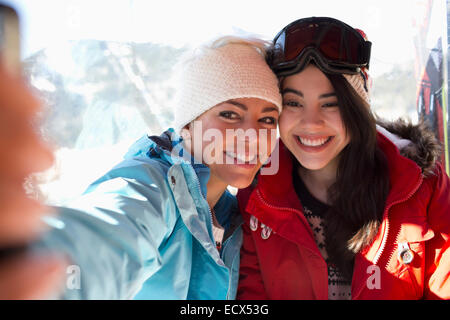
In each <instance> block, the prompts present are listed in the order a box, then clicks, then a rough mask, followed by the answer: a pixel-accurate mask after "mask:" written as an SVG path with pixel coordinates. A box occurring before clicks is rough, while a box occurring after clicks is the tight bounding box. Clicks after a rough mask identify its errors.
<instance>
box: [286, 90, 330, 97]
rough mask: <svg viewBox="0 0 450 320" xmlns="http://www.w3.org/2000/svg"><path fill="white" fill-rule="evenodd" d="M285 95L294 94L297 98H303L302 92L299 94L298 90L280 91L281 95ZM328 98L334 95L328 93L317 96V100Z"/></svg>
mask: <svg viewBox="0 0 450 320" xmlns="http://www.w3.org/2000/svg"><path fill="white" fill-rule="evenodd" d="M285 93H293V94H296V95H298V96H300V97H302V98H303V97H304V95H303V92H301V91H300V90H295V89H292V88H285V89H283V91H281V94H285ZM329 97H336V93H335V92H330V93H324V94H321V95H320V96H319V99H324V98H329Z"/></svg>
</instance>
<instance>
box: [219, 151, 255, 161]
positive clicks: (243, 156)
mask: <svg viewBox="0 0 450 320" xmlns="http://www.w3.org/2000/svg"><path fill="white" fill-rule="evenodd" d="M225 153H226V155H227V156H229V157H230V158H233V159H237V160H239V161H240V162H250V163H251V162H252V161H254V160H255V159H256V155H255V156H253V158H252V159H247V157H246V156H245V155H241V154H237V153H234V152H231V151H227V152H225Z"/></svg>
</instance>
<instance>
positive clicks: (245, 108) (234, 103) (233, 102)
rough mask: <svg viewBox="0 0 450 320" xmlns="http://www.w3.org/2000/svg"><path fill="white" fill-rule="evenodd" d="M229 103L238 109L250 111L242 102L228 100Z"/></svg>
mask: <svg viewBox="0 0 450 320" xmlns="http://www.w3.org/2000/svg"><path fill="white" fill-rule="evenodd" d="M227 103H229V104H232V105H234V106H236V107H238V108H241V109H242V110H244V111H247V110H248V108H247V106H246V105H245V104H242V103H240V102H237V101H234V100H228V101H227Z"/></svg>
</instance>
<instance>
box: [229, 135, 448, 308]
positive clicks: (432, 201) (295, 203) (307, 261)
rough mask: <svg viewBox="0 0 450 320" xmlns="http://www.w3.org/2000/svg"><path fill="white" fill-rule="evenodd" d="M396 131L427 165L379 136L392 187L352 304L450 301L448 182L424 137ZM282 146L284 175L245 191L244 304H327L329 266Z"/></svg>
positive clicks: (241, 197) (363, 258)
mask: <svg viewBox="0 0 450 320" xmlns="http://www.w3.org/2000/svg"><path fill="white" fill-rule="evenodd" d="M394 129H396V128H390V129H389V130H390V131H391V132H394V133H396V134H398V135H400V136H403V137H404V136H405V135H407V137H406V138H408V139H410V140H411V141H412V142H413V143H414V147H413V148H411V146H409V147H408V148H407V149H408V151H407V152H406V153H409V155H408V157H411V158H414V160H415V161H416V162H418V163H420V166H419V165H418V164H417V163H416V162H415V161H412V160H410V159H408V158H406V157H404V156H402V155H401V154H400V152H399V150H398V149H397V147H396V146H395V145H394V144H393V143H392V142H391V141H390V140H388V139H387V138H386V137H385V136H383V135H381V134H380V133H379V134H378V143H379V146H380V147H381V149H382V150H383V151H384V153H385V155H386V157H387V160H388V163H389V174H390V184H391V189H390V192H389V195H388V197H387V201H386V206H385V210H384V216H383V220H382V223H381V225H380V227H379V230H378V234H377V235H376V236H375V238H374V240H373V241H372V243H371V244H370V245H368V246H367V247H365V248H364V249H363V250H361V252H359V253H358V254H357V255H356V257H355V262H354V272H353V278H352V284H351V295H352V299H450V249H449V246H450V239H449V235H450V183H449V178H448V176H447V175H446V174H445V172H444V171H443V169H442V166H441V165H440V164H439V163H435V159H436V158H437V156H436V150H429V149H430V148H431V147H433V146H432V143H428V141H424V139H426V138H425V137H424V136H425V135H424V136H422V135H421V133H420V132H418V133H417V132H416V133H415V134H414V135H412V136H411V132H410V131H408V130H407V128H403V129H401V130H399V131H397V132H396V130H394ZM416 129H417V128H416ZM278 147H279V152H280V153H279V161H280V165H279V171H278V173H277V174H276V175H260V176H258V178H257V183H256V186H251V187H248V188H246V189H243V190H241V191H239V193H238V201H239V206H240V209H241V213H242V215H243V217H244V225H243V230H244V243H243V246H242V249H241V266H240V279H239V287H238V295H237V298H238V299H328V271H327V264H326V262H325V260H324V259H323V258H322V256H321V254H320V251H319V248H318V247H317V245H316V242H315V240H314V236H313V232H312V230H311V228H310V226H309V224H308V222H307V220H306V218H305V216H304V214H303V212H302V206H301V204H300V200H299V199H298V197H297V194H296V192H295V190H294V187H293V183H292V167H293V160H292V155H291V154H290V152H289V151H288V150H287V149H286V147H285V146H284V145H283V143H282V142H281V141H280V142H279V146H278ZM427 148H428V149H427ZM411 150H413V151H411ZM433 152H434V154H433ZM411 153H412V155H411ZM430 159H431V160H430ZM252 216H253V217H255V218H256V219H255V218H252V227H251V228H250V219H251V217H252ZM255 222H256V224H255ZM252 230H254V231H252Z"/></svg>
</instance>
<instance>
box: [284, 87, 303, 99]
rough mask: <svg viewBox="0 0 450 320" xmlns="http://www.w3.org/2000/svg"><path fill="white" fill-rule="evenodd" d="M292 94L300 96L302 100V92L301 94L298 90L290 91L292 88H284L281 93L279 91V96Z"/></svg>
mask: <svg viewBox="0 0 450 320" xmlns="http://www.w3.org/2000/svg"><path fill="white" fill-rule="evenodd" d="M289 92H290V93H293V94H296V95H298V96H300V97H302V98H303V92H301V91H300V90H295V89H292V88H284V89H283V90H282V91H281V94H282V95H283V94H285V93H289Z"/></svg>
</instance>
